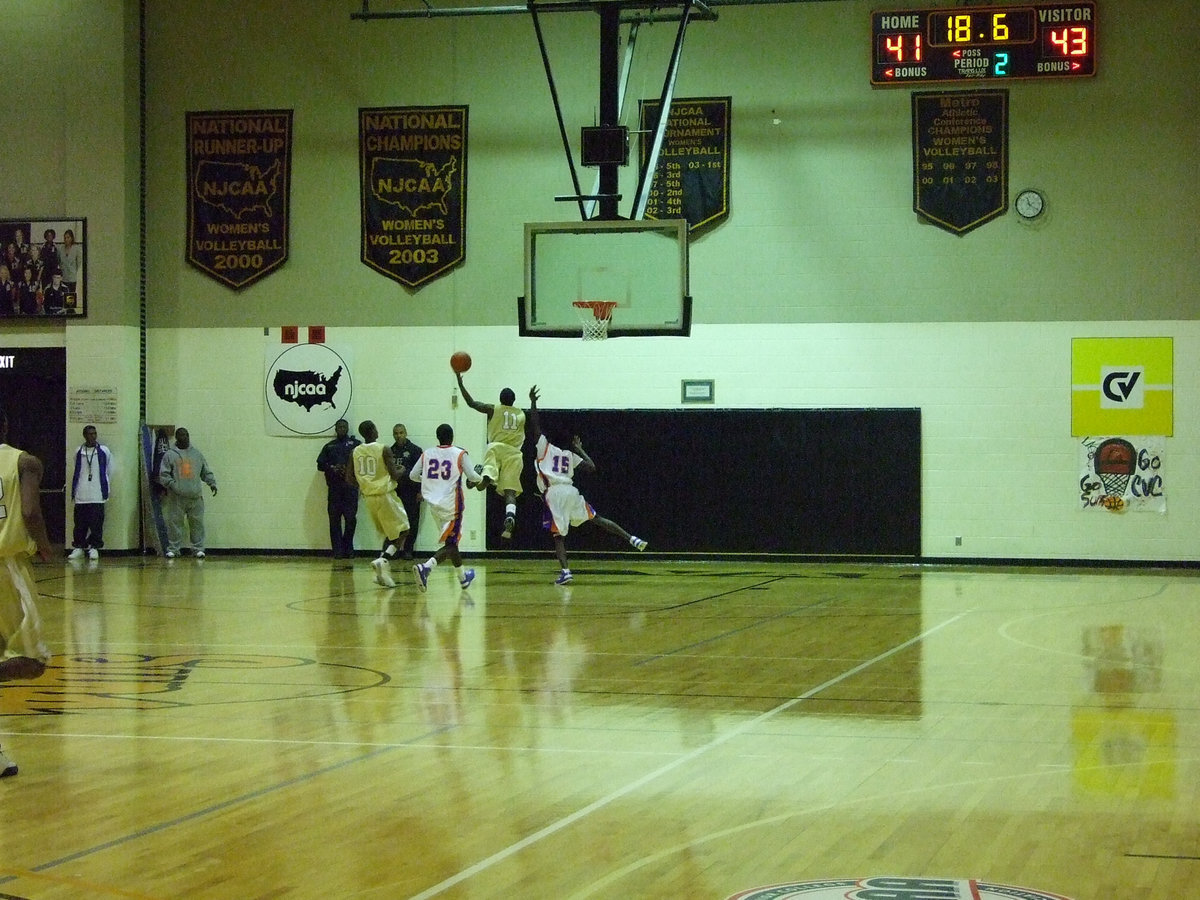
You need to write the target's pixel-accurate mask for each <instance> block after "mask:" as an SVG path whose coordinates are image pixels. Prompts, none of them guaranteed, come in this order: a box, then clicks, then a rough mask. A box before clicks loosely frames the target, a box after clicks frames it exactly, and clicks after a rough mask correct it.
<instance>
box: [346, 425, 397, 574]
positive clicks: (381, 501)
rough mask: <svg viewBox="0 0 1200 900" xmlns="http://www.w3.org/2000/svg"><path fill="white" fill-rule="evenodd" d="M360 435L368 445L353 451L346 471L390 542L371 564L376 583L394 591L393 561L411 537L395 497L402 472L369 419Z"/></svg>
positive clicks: (372, 516) (362, 426)
mask: <svg viewBox="0 0 1200 900" xmlns="http://www.w3.org/2000/svg"><path fill="white" fill-rule="evenodd" d="M358 433H359V434H361V435H362V439H363V441H365V443H362V444H359V445H358V446H357V447H355V448H354V450H353V451H351V454H350V462H351V465H350V466H349V467H348V468H347V469H346V480H347V481H350V482H352V483H356V484H358V492H359V493H360V494H362V498H363V502H364V503H366V505H367V512H369V513H370V514H371V521H373V522H374V523H375V527H376V528H378V529H379V531H380V532H381V533H382V534H383V536H384V537H385V538H387V545H386V546H385V547H384V548H383V552H382V553H381V554H380V555H379V558H378V559H376V560H374V561H372V563H371V568H373V569H374V570H375V582H376V583H377V584H380V585H382V586H383V587H389V588H390V587H395V586H396V582H395V581H394V580H393V579H392V575H391V572H390V571H389V570H390V569H391V561H392V559H393V558H394V557H395V556H396V554H397V553H399V552H400V548H401V547H403V546H404V536H405V535H406V534H408V514H407V513H406V512H405V511H404V507H403V506H401V505H400V498H399V497H397V496H396V482H397V480H398V479H399V478H400V472H399V470H398V469H397V468H396V461H395V460H394V459H392V450H391V448H390V447H387V446H385V445H383V444H381V443H379V429H378V428H376V427H375V423H374V422H372V421H371V420H370V419H367V420H366V421H365V422H363V423H362V424H360V425H359V426H358Z"/></svg>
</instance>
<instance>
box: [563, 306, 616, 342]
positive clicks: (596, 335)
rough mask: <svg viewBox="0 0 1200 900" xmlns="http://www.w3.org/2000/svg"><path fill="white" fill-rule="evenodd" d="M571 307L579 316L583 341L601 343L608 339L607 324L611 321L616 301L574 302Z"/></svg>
mask: <svg viewBox="0 0 1200 900" xmlns="http://www.w3.org/2000/svg"><path fill="white" fill-rule="evenodd" d="M571 305H572V306H574V307H575V311H576V313H578V314H579V323H580V324H581V325H582V326H583V339H584V340H585V341H602V340H604V339H605V338H607V337H608V323H609V322H610V321H611V320H612V311H613V308H614V307H615V306H616V305H617V301H616V300H576V301H575V302H574V303H572V304H571ZM589 310H590V312H589Z"/></svg>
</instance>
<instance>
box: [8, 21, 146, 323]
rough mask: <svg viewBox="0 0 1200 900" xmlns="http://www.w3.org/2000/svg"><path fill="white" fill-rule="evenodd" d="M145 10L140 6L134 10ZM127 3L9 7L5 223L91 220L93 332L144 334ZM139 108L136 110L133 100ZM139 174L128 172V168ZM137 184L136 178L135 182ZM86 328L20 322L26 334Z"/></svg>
mask: <svg viewBox="0 0 1200 900" xmlns="http://www.w3.org/2000/svg"><path fill="white" fill-rule="evenodd" d="M134 8H136V4H134ZM126 12H127V9H126V4H125V3H122V2H121V0H88V2H81V0H43V2H39V3H36V4H30V3H22V2H17V0H0V48H3V56H4V67H5V71H6V72H8V73H9V83H10V85H14V86H18V87H19V90H18V91H17V92H16V93H13V92H12V91H9V92H8V94H9V97H10V100H11V101H12V102H9V103H7V104H6V106H5V127H4V150H3V152H2V153H0V185H3V187H2V189H0V216H3V217H6V218H11V217H21V216H33V217H40V218H50V217H57V216H62V217H71V218H86V219H87V245H88V246H87V253H88V259H87V262H88V271H87V288H88V296H89V300H88V318H87V322H86V324H91V325H117V324H120V325H136V324H137V322H138V296H137V265H136V264H137V220H136V218H134V217H131V215H132V214H134V213H136V202H133V203H132V205H131V201H136V198H137V195H138V185H137V180H136V171H137V170H136V158H137V153H136V151H137V122H136V119H130V114H131V112H133V111H136V109H137V104H136V100H137V77H136V76H137V70H136V67H132V68H131V67H130V65H129V63H130V58H129V56H128V52H127V50H128V47H130V46H132V47H134V48H136V46H137V41H136V39H133V38H131V37H130V35H133V34H136V32H135V31H132V30H131V29H130V23H129V22H128V21H127V20H126ZM131 94H132V99H133V101H134V103H133V106H132V108H131V107H130V105H129V100H130V95H131ZM131 159H132V160H134V167H133V168H130V160H131ZM131 174H132V175H133V176H134V177H133V178H131V177H130V176H131ZM83 324H85V323H72V324H71V325H70V326H67V325H66V324H65V323H58V324H50V323H41V322H20V323H13V327H14V329H20V330H22V331H33V330H50V331H57V332H61V331H62V329H64V328H66V327H81V326H82V325H83Z"/></svg>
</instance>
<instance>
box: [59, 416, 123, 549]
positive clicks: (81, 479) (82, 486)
mask: <svg viewBox="0 0 1200 900" xmlns="http://www.w3.org/2000/svg"><path fill="white" fill-rule="evenodd" d="M111 466H112V454H111V453H110V452H109V450H108V448H107V447H105V446H104V445H103V444H101V443H100V442H99V441H98V440H97V439H96V426H95V425H88V426H87V427H86V428H84V429H83V443H82V444H81V445H80V447H79V449H78V450H76V451H75V474H74V476H72V478H71V499H72V500H73V501H74V502H75V530H74V533H73V534H72V539H71V546H73V547H74V548H75V549H74V550H72V551H71V554H70V556H68V557H67V558H68V559H83V558H84V557H85V556H86V557H87V558H88V559H93V560H94V559H99V558H100V548H101V547H103V546H104V504H105V502H106V501H107V500H108V491H109V475H110V469H111Z"/></svg>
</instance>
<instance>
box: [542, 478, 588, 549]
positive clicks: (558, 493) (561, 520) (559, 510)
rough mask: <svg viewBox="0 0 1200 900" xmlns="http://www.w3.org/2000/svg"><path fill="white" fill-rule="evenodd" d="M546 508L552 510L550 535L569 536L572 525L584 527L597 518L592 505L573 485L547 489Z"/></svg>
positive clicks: (557, 485) (552, 486)
mask: <svg viewBox="0 0 1200 900" xmlns="http://www.w3.org/2000/svg"><path fill="white" fill-rule="evenodd" d="M545 499H546V508H547V509H549V510H550V533H551V534H558V535H562V536H563V537H566V536H567V532H568V531H570V530H571V526H572V525H582V524H583V523H584V522H588V521H591V520H592V519H594V518H595V517H596V511H595V510H594V509H592V505H591V504H590V503H588V502H587V501H586V500H584V499H583V494H581V493H579V488H577V487H575V485H573V484H552V485H550V487H548V488H546V497H545Z"/></svg>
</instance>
